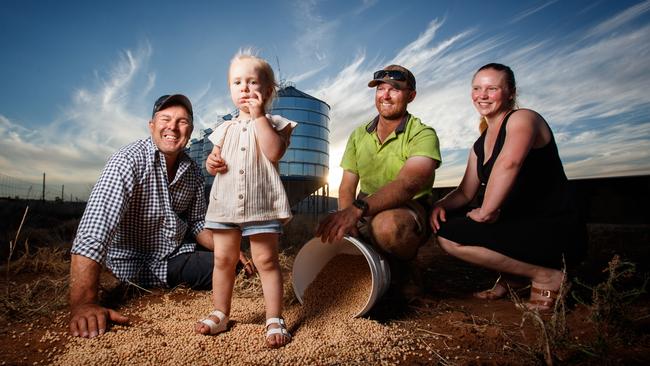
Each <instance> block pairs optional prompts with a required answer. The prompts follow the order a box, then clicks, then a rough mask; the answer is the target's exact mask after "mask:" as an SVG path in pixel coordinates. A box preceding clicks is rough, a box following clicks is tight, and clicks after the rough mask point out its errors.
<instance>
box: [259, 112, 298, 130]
mask: <svg viewBox="0 0 650 366" xmlns="http://www.w3.org/2000/svg"><path fill="white" fill-rule="evenodd" d="M266 118H268V119H269V121H271V124H272V125H273V128H274V129H275V130H276V131H282V130H284V129H285V128H286V127H287V126H291V129H292V130H293V129H294V128H296V126H297V125H298V122H295V121H292V120H290V119H287V118H284V117H282V116H278V115H270V114H267V115H266Z"/></svg>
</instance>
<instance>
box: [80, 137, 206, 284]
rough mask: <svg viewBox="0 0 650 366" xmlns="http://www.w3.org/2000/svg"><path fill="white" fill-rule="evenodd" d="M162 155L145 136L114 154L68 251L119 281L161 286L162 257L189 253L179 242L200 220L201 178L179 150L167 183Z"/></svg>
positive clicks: (164, 266)
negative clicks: (98, 265) (173, 173)
mask: <svg viewBox="0 0 650 366" xmlns="http://www.w3.org/2000/svg"><path fill="white" fill-rule="evenodd" d="M167 180H168V179H167V169H166V165H165V159H164V157H163V155H162V154H161V153H160V152H159V151H158V148H157V147H156V146H155V145H154V143H153V141H152V140H151V138H148V139H144V140H139V141H136V142H134V143H132V144H130V145H127V146H125V147H123V148H122V149H120V150H119V151H118V152H116V153H115V154H114V155H113V156H112V157H111V158H110V159H109V160H108V163H107V164H106V166H105V167H104V171H103V172H102V174H101V176H100V177H99V180H98V181H97V183H96V184H95V186H94V187H93V190H92V192H91V194H90V198H89V199H88V204H87V206H86V210H85V211H84V214H83V217H82V218H81V222H80V223H79V229H78V230H77V236H76V237H75V240H74V243H73V244H72V251H71V253H72V254H79V255H82V256H84V257H88V258H90V259H92V260H94V261H96V262H98V263H104V264H106V266H107V267H108V269H109V270H110V271H111V272H112V273H113V274H114V275H115V276H116V277H117V278H119V279H120V280H121V281H130V282H133V283H136V284H139V285H142V286H148V287H154V286H156V287H158V286H166V285H167V260H168V259H169V258H171V257H173V256H176V255H178V254H181V253H187V252H192V251H194V250H195V246H196V244H194V243H183V239H184V238H185V234H186V232H188V230H189V233H191V234H192V235H193V236H196V235H197V234H198V233H199V232H200V231H201V230H202V229H203V223H204V220H205V210H206V203H205V196H204V188H203V176H202V175H201V172H200V170H199V168H198V166H197V165H196V163H194V162H193V161H192V160H191V159H190V158H189V157H188V156H187V155H186V154H185V153H184V152H183V153H181V154H180V155H179V157H178V170H177V172H176V176H175V177H174V180H173V181H172V182H171V183H169V182H168V181H167Z"/></svg>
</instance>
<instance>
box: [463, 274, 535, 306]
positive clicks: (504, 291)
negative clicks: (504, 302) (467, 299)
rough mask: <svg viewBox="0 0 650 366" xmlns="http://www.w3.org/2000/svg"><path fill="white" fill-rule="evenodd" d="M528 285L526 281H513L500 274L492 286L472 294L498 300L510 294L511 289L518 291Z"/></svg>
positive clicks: (479, 297)
mask: <svg viewBox="0 0 650 366" xmlns="http://www.w3.org/2000/svg"><path fill="white" fill-rule="evenodd" d="M527 287H528V285H526V284H524V283H520V282H517V281H511V280H509V279H507V278H503V277H502V276H501V275H499V277H498V278H497V280H496V282H494V286H492V288H489V289H487V290H483V291H479V292H474V293H473V294H472V296H474V297H475V298H477V299H481V300H498V299H501V298H504V297H506V296H508V294H509V293H510V291H511V290H512V291H515V292H517V291H520V290H523V289H525V288H527Z"/></svg>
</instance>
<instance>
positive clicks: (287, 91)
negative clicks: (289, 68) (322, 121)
mask: <svg viewBox="0 0 650 366" xmlns="http://www.w3.org/2000/svg"><path fill="white" fill-rule="evenodd" d="M278 97H297V98H306V99H312V100H316V101H319V102H321V103H325V102H324V101H322V100H320V99H318V98H316V97H312V96H311V95H309V94H307V93H305V92H303V91H300V90H298V89H296V88H295V87H294V86H286V87H284V88H282V89H280V90H278ZM325 105H326V106H327V107H328V108H330V109H331V107H330V105H329V104H327V103H325Z"/></svg>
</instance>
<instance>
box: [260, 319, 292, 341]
mask: <svg viewBox="0 0 650 366" xmlns="http://www.w3.org/2000/svg"><path fill="white" fill-rule="evenodd" d="M271 324H277V325H278V327H277V328H269V325H271ZM274 334H281V335H283V336H284V337H287V338H289V340H288V341H287V342H286V343H281V344H277V345H272V344H270V343H269V337H270V336H272V335H274ZM289 342H291V333H289V331H288V330H287V327H286V325H285V324H284V319H282V318H268V319H266V345H267V346H268V347H271V348H277V347H282V346H286V345H287V344H288V343H289Z"/></svg>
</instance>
